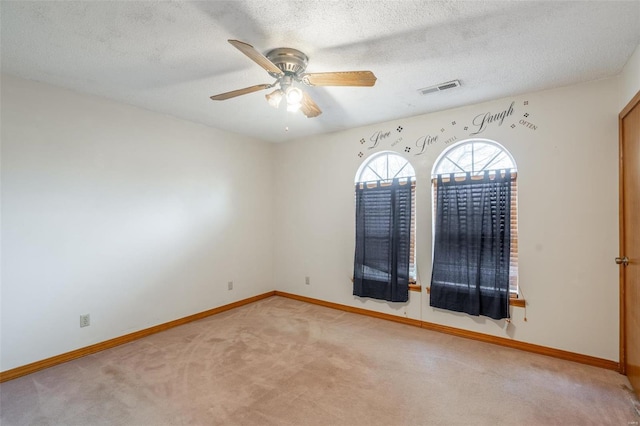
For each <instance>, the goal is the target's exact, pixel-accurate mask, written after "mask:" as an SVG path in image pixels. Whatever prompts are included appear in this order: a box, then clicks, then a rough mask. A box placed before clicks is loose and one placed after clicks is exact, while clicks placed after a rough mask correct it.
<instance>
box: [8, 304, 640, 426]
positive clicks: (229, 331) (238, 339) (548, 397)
mask: <svg viewBox="0 0 640 426" xmlns="http://www.w3.org/2000/svg"><path fill="white" fill-rule="evenodd" d="M628 386H629V383H628V381H627V379H626V377H624V376H622V375H620V374H618V373H616V372H614V371H609V370H604V369H599V368H595V367H589V366H585V365H581V364H576V363H572V362H567V361H562V360H558V359H554V358H549V357H545V356H541V355H535V354H530V353H527V352H521V351H517V350H513V349H508V348H502V347H500V346H496V345H491V344H486V343H481V342H476V341H473V340H467V339H462V338H458V337H453V336H449V335H445V334H440V333H436V332H432V331H428V330H424V329H419V328H415V327H411V326H407V325H402V324H397V323H393V322H389V321H384V320H379V319H374V318H369V317H364V316H360V315H356V314H350V313H345V312H341V311H337V310H332V309H329V308H324V307H319V306H315V305H310V304H306V303H303V302H298V301H294V300H290V299H284V298H281V297H271V298H269V299H265V300H262V301H259V302H257V303H254V304H251V305H247V306H244V307H241V308H238V309H235V310H232V311H228V312H225V313H222V314H219V315H216V316H213V317H209V318H207V319H204V320H201V321H198V322H194V323H190V324H187V325H185V326H182V327H178V328H174V329H171V330H169V331H165V332H163V333H159V334H156V335H153V336H150V337H147V338H145V339H142V340H138V341H136V342H133V343H130V344H127V345H123V346H120V347H117V348H114V349H110V350H107V351H104V352H101V353H98V354H95V355H90V356H87V357H85V358H81V359H79V360H76V361H72V362H69V363H66V364H63V365H59V366H57V367H53V368H50V369H47V370H44V371H41V372H38V373H34V374H31V375H29V376H25V377H22V378H19V379H16V380H13V381H9V382H6V383H3V384H1V385H0V397H1V404H2V405H1V406H0V410H1V411H0V423H1V424H2V426H10V425H141V426H142V425H218V424H219V425H369V426H370V425H452V424H459V425H498V424H508V425H547V424H563V425H589V424H593V425H607V424H610V425H623V426H625V425H629V424H638V423H637V422H638V421H640V417H638V415H637V414H636V413H635V411H634V407H633V401H632V400H633V396H632V393H631V392H630V391H629V387H628Z"/></svg>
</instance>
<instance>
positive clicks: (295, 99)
mask: <svg viewBox="0 0 640 426" xmlns="http://www.w3.org/2000/svg"><path fill="white" fill-rule="evenodd" d="M286 94H287V105H300V104H301V103H302V90H300V89H298V88H297V87H293V86H292V87H289V88H287V91H286Z"/></svg>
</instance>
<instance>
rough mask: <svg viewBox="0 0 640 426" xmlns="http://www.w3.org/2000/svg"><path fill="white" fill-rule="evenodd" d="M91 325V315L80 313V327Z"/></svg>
mask: <svg viewBox="0 0 640 426" xmlns="http://www.w3.org/2000/svg"><path fill="white" fill-rule="evenodd" d="M90 325H91V317H90V316H89V314H84V315H80V327H89V326H90Z"/></svg>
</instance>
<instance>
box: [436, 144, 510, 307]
mask: <svg viewBox="0 0 640 426" xmlns="http://www.w3.org/2000/svg"><path fill="white" fill-rule="evenodd" d="M516 178H517V167H516V164H515V161H514V159H513V157H512V156H511V154H510V153H509V152H508V151H507V150H506V149H505V148H504V147H502V146H501V145H500V144H498V143H496V142H494V141H490V140H486V139H472V140H466V141H462V142H459V143H457V144H455V145H453V146H451V147H449V148H448V149H447V150H445V151H444V152H443V153H442V154H441V155H440V157H438V159H437V161H436V163H435V165H434V167H433V172H432V188H433V196H434V197H433V200H434V214H433V228H434V271H433V275H432V294H433V288H434V285H433V284H434V281H435V282H436V287H437V288H440V290H442V291H444V293H446V294H443V295H440V296H436V299H438V297H440V298H441V299H442V300H444V299H448V301H449V302H450V301H451V300H452V296H451V295H452V294H454V293H455V294H456V297H460V300H457V301H456V302H454V303H452V305H457V308H453V309H452V310H457V311H464V312H469V310H472V311H473V310H474V309H473V308H469V307H468V306H466V305H465V304H466V303H467V301H466V299H465V300H463V297H462V296H460V294H462V293H464V292H462V291H461V288H463V287H465V288H466V286H471V284H470V283H469V281H474V280H476V279H477V282H478V284H477V288H474V289H473V291H475V293H476V294H484V295H485V296H486V297H485V300H480V301H479V302H478V303H479V304H480V305H482V304H483V303H485V304H487V303H493V302H492V301H493V299H492V298H494V297H497V295H499V294H502V295H503V296H504V294H505V292H506V291H507V290H508V295H510V296H511V297H517V295H518V208H517V179H516ZM489 187H491V189H489ZM439 192H440V194H439ZM438 203H440V204H441V205H438ZM479 217H483V218H484V219H478V218H479ZM488 217H491V219H490V220H488V219H487V218H488ZM483 220H484V222H482V221H483ZM507 222H508V223H507ZM490 246H491V247H492V248H491V249H489V247H490ZM474 257H475V258H477V259H479V260H478V262H479V263H474V262H476V261H475V260H473V259H472V258H474ZM487 259H491V260H490V261H489V260H487ZM476 274H477V275H478V276H479V275H482V274H484V275H485V276H484V277H483V278H482V279H481V278H478V277H477V276H476ZM505 280H506V281H505ZM498 281H500V282H502V283H505V282H508V285H507V284H501V286H502V287H500V288H497V287H492V286H494V284H495V283H496V282H498ZM438 283H441V284H442V283H445V284H443V285H439V284H438ZM489 283H490V284H489ZM453 287H456V289H453ZM489 287H492V290H491V291H490V290H489ZM452 289H453V290H452ZM465 291H466V290H465ZM469 291H470V294H471V292H472V290H469ZM447 292H448V293H447ZM465 297H466V296H465ZM474 297H475V296H474ZM482 297H484V296H482ZM449 302H447V303H449ZM432 303H433V301H432ZM501 303H502V302H501ZM432 306H433V305H432ZM506 306H508V303H507V304H506ZM436 307H439V306H436ZM504 308H505V307H504V306H502V308H501V309H503V311H502V312H503V314H504V312H505V311H504ZM447 309H449V308H447ZM474 312H475V311H474ZM496 312H497V311H496ZM469 313H471V312H469ZM475 314H476V315H477V314H478V313H475ZM503 314H500V315H503ZM480 315H486V314H484V313H482V312H481V313H480ZM493 315H494V314H491V315H489V316H493ZM495 315H498V314H497V313H495ZM506 315H508V312H506ZM500 317H502V318H504V317H505V316H500Z"/></svg>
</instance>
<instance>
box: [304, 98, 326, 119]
mask: <svg viewBox="0 0 640 426" xmlns="http://www.w3.org/2000/svg"><path fill="white" fill-rule="evenodd" d="M300 111H302V113H303V114H304V115H306V116H307V118H313V117H317V116H319V115H320V114H322V111H321V110H320V107H318V105H316V103H315V102H314V101H313V99H311V96H309V95H307V94H306V93H304V92H303V94H302V104H301V105H300Z"/></svg>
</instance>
